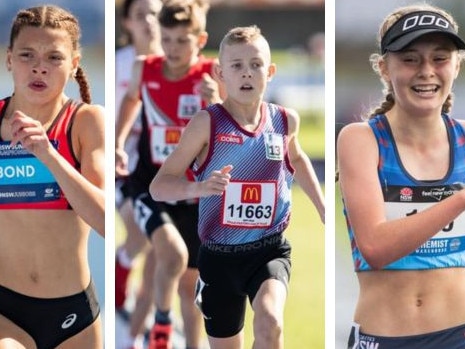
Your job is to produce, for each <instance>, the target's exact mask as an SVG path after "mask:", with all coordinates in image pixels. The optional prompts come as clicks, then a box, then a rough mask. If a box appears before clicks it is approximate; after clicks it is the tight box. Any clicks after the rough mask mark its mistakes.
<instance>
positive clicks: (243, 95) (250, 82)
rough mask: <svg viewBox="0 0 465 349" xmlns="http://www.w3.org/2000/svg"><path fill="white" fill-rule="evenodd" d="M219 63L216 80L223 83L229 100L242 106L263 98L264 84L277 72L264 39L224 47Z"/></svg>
mask: <svg viewBox="0 0 465 349" xmlns="http://www.w3.org/2000/svg"><path fill="white" fill-rule="evenodd" d="M219 60H220V69H219V77H220V79H221V80H223V81H224V83H225V86H226V90H227V93H228V97H231V98H234V99H237V100H241V101H244V102H245V101H252V102H253V101H256V100H257V99H261V98H263V94H264V93H265V89H266V85H267V82H268V81H269V80H270V79H271V77H272V76H273V75H274V73H275V70H276V67H275V65H274V64H271V54H270V48H269V46H268V43H267V42H266V40H265V39H263V38H262V37H259V38H257V39H254V40H253V41H250V42H242V43H232V44H225V45H223V46H222V48H221V52H220V57H219Z"/></svg>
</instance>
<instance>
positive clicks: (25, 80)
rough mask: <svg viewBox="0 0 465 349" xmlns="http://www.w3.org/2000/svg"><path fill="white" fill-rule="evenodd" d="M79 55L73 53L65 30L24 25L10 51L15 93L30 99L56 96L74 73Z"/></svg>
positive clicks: (36, 100)
mask: <svg viewBox="0 0 465 349" xmlns="http://www.w3.org/2000/svg"><path fill="white" fill-rule="evenodd" d="M79 58H80V57H79V56H78V55H73V48H72V44H71V39H70V37H69V34H68V32H67V31H66V30H63V29H50V28H36V27H30V26H26V27H24V28H23V29H21V31H20V32H19V35H18V37H17V38H16V40H15V41H14V43H13V47H12V48H11V49H9V50H8V52H7V67H8V69H9V70H11V72H12V76H13V81H14V85H15V87H14V91H15V95H21V96H22V97H23V98H26V99H28V100H29V101H30V102H31V103H45V102H47V101H49V100H51V99H53V98H57V97H58V96H59V95H61V94H62V93H63V90H64V88H65V85H66V83H67V82H68V79H69V78H70V77H71V76H72V75H73V74H74V73H75V69H76V68H77V66H78V64H79Z"/></svg>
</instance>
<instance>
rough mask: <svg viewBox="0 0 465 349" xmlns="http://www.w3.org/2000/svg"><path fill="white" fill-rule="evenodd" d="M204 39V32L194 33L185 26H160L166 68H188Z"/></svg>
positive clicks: (205, 36)
mask: <svg viewBox="0 0 465 349" xmlns="http://www.w3.org/2000/svg"><path fill="white" fill-rule="evenodd" d="M206 41H207V34H206V33H201V34H194V33H193V32H192V30H191V29H190V28H189V27H187V26H183V25H178V26H175V27H173V28H165V27H161V46H162V48H163V51H164V52H165V56H166V64H167V67H168V69H170V70H172V71H175V70H185V69H186V68H188V67H189V66H190V65H191V64H192V63H193V62H194V61H195V60H196V59H197V57H198V55H199V53H200V50H201V49H202V48H203V47H204V46H205V43H206Z"/></svg>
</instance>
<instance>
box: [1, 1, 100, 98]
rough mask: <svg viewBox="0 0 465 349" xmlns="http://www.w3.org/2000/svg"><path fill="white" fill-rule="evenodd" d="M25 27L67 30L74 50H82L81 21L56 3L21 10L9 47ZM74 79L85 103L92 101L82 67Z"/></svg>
mask: <svg viewBox="0 0 465 349" xmlns="http://www.w3.org/2000/svg"><path fill="white" fill-rule="evenodd" d="M24 27H37V28H52V29H63V30H66V31H67V32H68V34H69V37H70V39H71V44H72V48H73V51H74V52H75V53H76V54H78V53H79V52H80V49H81V47H80V44H79V39H80V38H81V29H80V27H79V22H78V20H77V18H76V17H75V16H73V15H72V14H71V13H70V12H68V11H66V10H64V9H62V8H60V7H58V6H54V5H43V6H38V7H31V8H28V9H24V10H20V11H19V12H18V13H17V15H16V17H15V19H14V20H13V25H12V27H11V33H10V43H9V49H12V47H13V44H14V41H15V39H16V38H17V37H18V35H19V33H20V31H21V29H23V28H24ZM74 79H75V80H76V82H77V83H78V85H79V92H80V95H81V99H82V101H83V102H85V103H91V96H90V86H89V83H88V80H87V77H86V74H85V73H84V71H83V69H82V68H81V67H78V68H77V70H76V73H75V75H74Z"/></svg>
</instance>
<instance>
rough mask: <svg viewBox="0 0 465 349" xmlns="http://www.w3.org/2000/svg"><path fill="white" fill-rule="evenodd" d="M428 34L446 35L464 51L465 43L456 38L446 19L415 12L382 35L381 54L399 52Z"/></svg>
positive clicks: (432, 13)
mask: <svg viewBox="0 0 465 349" xmlns="http://www.w3.org/2000/svg"><path fill="white" fill-rule="evenodd" d="M428 33H442V34H446V35H448V36H449V38H450V39H452V41H453V42H454V44H455V45H456V46H457V48H458V49H462V50H463V49H465V42H464V41H463V40H462V39H461V38H460V37H459V36H458V34H457V31H456V29H455V28H454V26H453V24H452V22H450V21H449V20H448V19H447V18H446V17H444V16H443V15H442V14H439V13H435V12H431V11H416V12H411V13H408V14H405V15H404V16H402V17H401V18H399V19H398V20H397V21H396V22H394V24H392V26H391V27H390V28H389V29H388V30H387V31H386V33H384V35H383V37H382V39H381V47H380V48H381V53H382V54H384V53H386V52H387V51H394V52H395V51H399V50H401V49H403V48H405V47H406V46H407V45H408V44H410V43H411V42H412V41H413V40H415V39H418V38H419V37H420V36H422V35H425V34H428Z"/></svg>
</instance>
